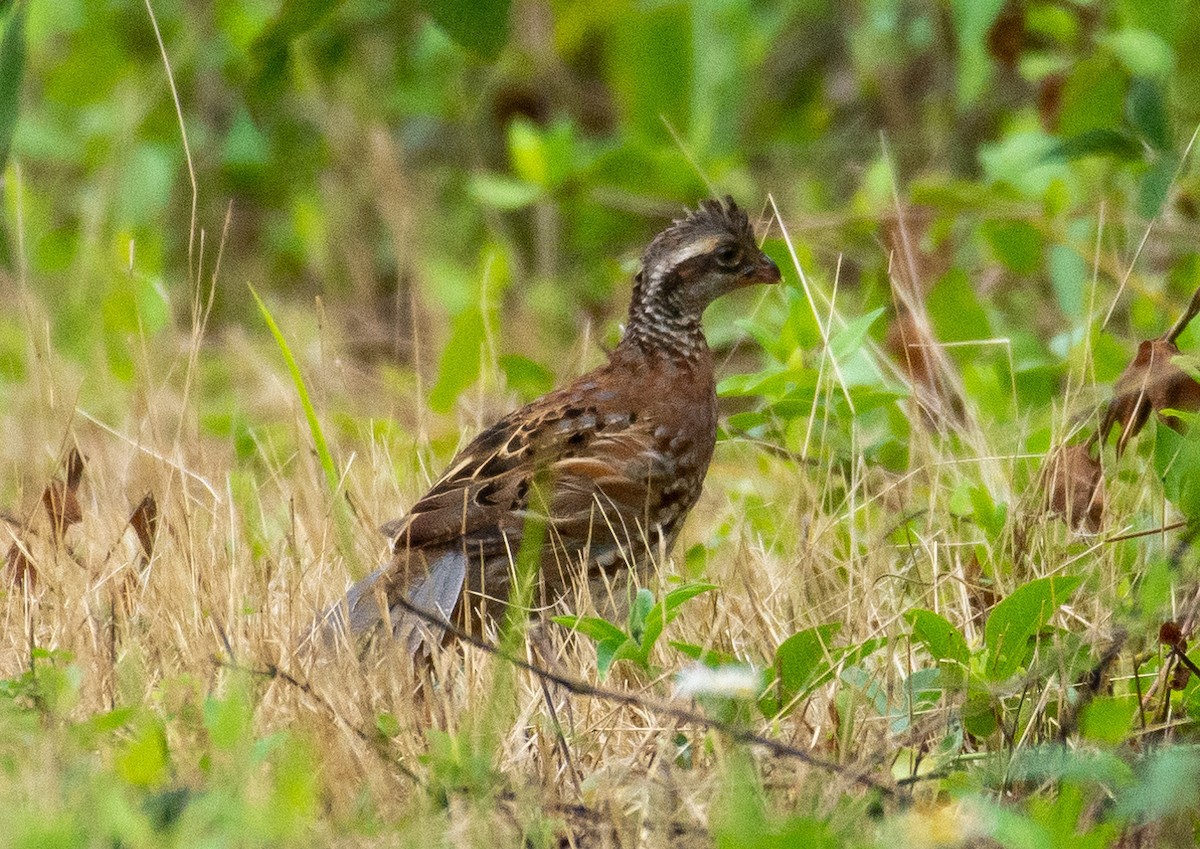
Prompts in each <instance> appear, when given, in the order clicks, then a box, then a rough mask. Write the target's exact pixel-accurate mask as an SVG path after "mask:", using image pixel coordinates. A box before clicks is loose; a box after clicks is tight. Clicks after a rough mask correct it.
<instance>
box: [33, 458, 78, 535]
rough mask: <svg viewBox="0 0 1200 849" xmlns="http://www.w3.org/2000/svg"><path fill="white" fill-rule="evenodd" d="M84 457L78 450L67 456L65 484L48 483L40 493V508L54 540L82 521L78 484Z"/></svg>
mask: <svg viewBox="0 0 1200 849" xmlns="http://www.w3.org/2000/svg"><path fill="white" fill-rule="evenodd" d="M84 462H85V461H84V457H83V455H82V454H80V453H79V449H78V448H72V449H71V451H70V452H69V453H68V454H67V482H66V483H65V484H64V483H62V482H61V481H50V483H49V484H47V486H46V489H45V491H44V492H43V493H42V506H43V507H45V508H46V515H47V516H49V517H50V530H51V531H52V532H53V534H54V537H55V539H61V538H62V535H63V532H65V531H66V529H67V528H69V527H71V525H75V524H78V523H79V522H82V521H83V509H82V508H81V507H80V506H79V484H80V482H81V481H82V480H83V467H84Z"/></svg>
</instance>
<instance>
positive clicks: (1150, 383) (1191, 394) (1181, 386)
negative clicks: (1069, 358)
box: [1099, 289, 1200, 456]
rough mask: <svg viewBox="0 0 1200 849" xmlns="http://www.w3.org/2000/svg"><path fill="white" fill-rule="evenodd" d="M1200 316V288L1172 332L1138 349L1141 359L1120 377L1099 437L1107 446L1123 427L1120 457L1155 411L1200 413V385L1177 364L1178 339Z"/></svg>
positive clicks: (1167, 418)
mask: <svg viewBox="0 0 1200 849" xmlns="http://www.w3.org/2000/svg"><path fill="white" fill-rule="evenodd" d="M1197 313H1200V289H1197V290H1196V291H1195V293H1194V294H1193V295H1192V300H1191V302H1190V303H1189V304H1188V307H1187V309H1186V310H1185V311H1184V313H1183V315H1182V316H1180V317H1179V320H1178V321H1176V322H1175V325H1174V326H1173V327H1172V328H1171V329H1170V330H1168V331H1167V332H1166V333H1164V334H1163V335H1162V336H1160V337H1158V338H1157V339H1147V340H1146V341H1145V342H1142V344H1141V345H1139V346H1138V352H1137V356H1135V357H1134V358H1133V362H1131V363H1130V364H1129V365H1128V366H1126V367H1125V371H1123V372H1122V373H1121V376H1120V377H1119V378H1117V382H1116V384H1115V385H1114V386H1113V398H1112V400H1111V401H1110V402H1109V403H1108V408H1107V409H1106V410H1105V411H1104V418H1103V419H1102V420H1101V422H1100V431H1099V436H1100V441H1101V443H1103V442H1104V441H1105V440H1106V439H1108V435H1109V433H1111V432H1112V428H1113V425H1116V424H1118V423H1119V424H1120V425H1121V436H1120V438H1119V439H1118V440H1117V454H1118V456H1119V455H1120V454H1121V453H1122V452H1123V451H1124V450H1125V446H1126V445H1127V444H1128V443H1129V440H1130V439H1132V438H1133V437H1135V436H1137V434H1138V433H1139V432H1140V431H1141V429H1142V428H1143V427H1144V426H1145V425H1146V420H1147V419H1149V418H1150V413H1151V412H1156V413H1162V411H1163V410H1186V411H1189V412H1195V411H1196V410H1200V383H1197V382H1196V380H1195V379H1194V378H1193V377H1192V376H1191V375H1190V374H1188V373H1187V372H1186V371H1184V370H1183V369H1182V368H1180V367H1179V366H1178V365H1176V363H1175V358H1176V357H1178V356H1180V353H1179V348H1178V347H1176V345H1175V340H1176V339H1178V338H1179V334H1180V333H1182V332H1183V331H1184V329H1185V328H1186V327H1187V326H1188V324H1189V323H1190V322H1191V320H1192V319H1193V318H1195V317H1196V314H1197ZM1163 421H1164V422H1165V423H1166V424H1167V425H1169V426H1171V427H1173V428H1175V429H1176V430H1178V429H1179V428H1180V422H1179V420H1178V419H1176V418H1175V417H1173V416H1163Z"/></svg>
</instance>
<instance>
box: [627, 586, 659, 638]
mask: <svg viewBox="0 0 1200 849" xmlns="http://www.w3.org/2000/svg"><path fill="white" fill-rule="evenodd" d="M653 609H654V593H652V592H650V590H648V589H646V588H645V587H641V588H639V589H638V591H637V595H636V596H635V597H634V599H633V604H632V605H630V608H629V636H630V637H632V638H633V641H634V642H636V643H641V642H642V635H643V634H644V633H645V629H646V617H647V616H649V615H650V611H651V610H653Z"/></svg>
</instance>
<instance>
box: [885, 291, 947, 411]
mask: <svg viewBox="0 0 1200 849" xmlns="http://www.w3.org/2000/svg"><path fill="white" fill-rule="evenodd" d="M884 344H885V345H886V346H887V349H888V352H889V353H890V354H891V355H892V357H893V358H894V359H895V360H896V363H897V364H898V365H899V366H900V369H901V370H902V371H903V372H904V373H905V374H907V375H908V379H909V381H910V382H911V384H912V387H913V396H914V398H915V400H916V402H917V404H918V405H919V407H920V410H921V414H922V417H923V419H924V420H925V422H926V423H927V424H929V425H930V426H931V427H933V428H934V429H936V430H944V429H945V426H946V425H947V423H948V422H947V419H949V420H950V422H949V424H952V425H961V424H962V423H963V421H964V420H965V418H966V414H965V408H964V406H963V401H962V397H961V396H960V395H959V394H958V390H956V389H955V388H954V386H953V384H952V383H951V381H950V380H949V378H948V377H947V376H946V374H945V366H944V364H943V363H941V362H939V359H938V356H939V355H940V353H941V348H940V346H939V345H938V342H937V340H936V339H934V338H933V334H932V333H931V332H930V331H929V329H928V327H923V326H922V324H921V322H918V321H917V319H916V317H915V316H914V315H913V314H912V312H911V311H910V310H908V309H907V308H904V307H901V308H900V309H899V310H897V313H896V317H895V318H894V319H893V320H892V323H891V325H889V326H888V332H887V338H886V339H885V341H884Z"/></svg>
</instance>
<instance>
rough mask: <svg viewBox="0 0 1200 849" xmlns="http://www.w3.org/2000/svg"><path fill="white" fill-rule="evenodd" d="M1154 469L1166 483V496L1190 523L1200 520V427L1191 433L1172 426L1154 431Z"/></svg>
mask: <svg viewBox="0 0 1200 849" xmlns="http://www.w3.org/2000/svg"><path fill="white" fill-rule="evenodd" d="M1154 470H1155V471H1156V472H1158V476H1159V477H1160V478H1161V479H1162V482H1163V494H1164V495H1165V496H1166V497H1167V500H1168V501H1170V502H1171V503H1172V504H1174V505H1175V506H1176V507H1177V508H1178V509H1179V512H1181V513H1183V515H1184V516H1186V517H1187V519H1188V521H1189V522H1196V521H1198V520H1200V428H1195V427H1193V428H1191V429H1190V430H1189V431H1188V433H1187V434H1179V433H1176V432H1175V431H1174V430H1172V429H1171V428H1169V427H1158V428H1156V429H1155V432H1154Z"/></svg>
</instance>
